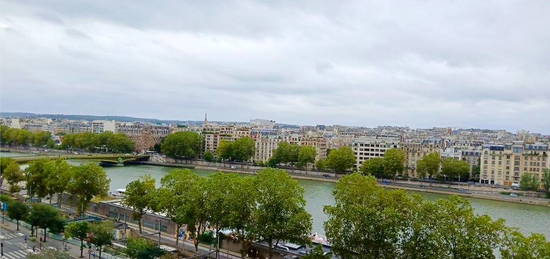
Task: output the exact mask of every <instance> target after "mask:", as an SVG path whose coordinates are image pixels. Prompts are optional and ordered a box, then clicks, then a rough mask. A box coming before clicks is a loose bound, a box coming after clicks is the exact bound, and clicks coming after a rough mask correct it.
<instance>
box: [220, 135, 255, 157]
mask: <svg viewBox="0 0 550 259" xmlns="http://www.w3.org/2000/svg"><path fill="white" fill-rule="evenodd" d="M255 145H256V144H255V142H254V140H253V139H252V138H250V137H242V138H239V139H237V140H235V141H232V142H231V141H227V140H222V141H221V142H220V145H219V147H218V149H217V152H218V156H219V157H220V158H222V159H225V160H229V161H248V160H249V159H250V158H251V157H252V156H254V149H255Z"/></svg>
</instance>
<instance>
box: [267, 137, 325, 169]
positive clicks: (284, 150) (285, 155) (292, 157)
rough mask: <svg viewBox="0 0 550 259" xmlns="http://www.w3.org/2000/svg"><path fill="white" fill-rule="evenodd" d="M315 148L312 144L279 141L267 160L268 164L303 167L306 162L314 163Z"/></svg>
mask: <svg viewBox="0 0 550 259" xmlns="http://www.w3.org/2000/svg"><path fill="white" fill-rule="evenodd" d="M316 156H317V149H315V147H313V146H301V145H296V144H289V143H288V142H284V141H283V142H280V143H279V144H278V145H277V148H276V149H275V150H273V156H272V157H271V159H270V160H269V162H268V163H269V165H271V166H276V165H278V164H287V165H297V166H298V167H304V166H306V167H307V165H308V164H313V163H315V157H316Z"/></svg>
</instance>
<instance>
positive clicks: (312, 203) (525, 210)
mask: <svg viewBox="0 0 550 259" xmlns="http://www.w3.org/2000/svg"><path fill="white" fill-rule="evenodd" d="M105 170H106V171H107V174H108V175H109V177H110V178H111V188H110V189H111V191H115V190H116V189H119V188H124V187H125V186H126V184H127V183H128V182H130V181H132V180H135V179H137V178H139V177H140V176H142V175H147V174H149V175H151V176H152V177H153V178H155V180H156V181H157V184H158V183H159V182H160V179H161V178H162V177H163V176H164V175H165V174H166V173H167V172H168V171H170V170H173V168H170V167H162V166H149V165H139V166H124V167H108V168H105ZM195 172H196V173H197V174H199V175H201V176H207V175H210V174H212V173H214V172H212V171H201V170H195ZM298 182H299V183H300V185H302V187H303V188H304V198H305V200H306V202H307V205H306V209H307V210H308V212H309V213H311V215H312V216H313V232H317V233H320V234H323V233H324V230H323V222H325V220H326V219H327V216H326V215H325V214H324V213H323V207H324V206H325V205H331V204H333V203H334V198H333V197H332V191H333V190H334V186H335V183H331V182H320V181H312V180H298ZM415 193H418V194H420V195H422V196H423V197H425V198H426V199H430V200H435V199H443V198H446V197H448V195H444V194H433V193H425V192H415ZM468 200H469V201H470V202H471V203H472V206H473V208H474V210H475V212H476V213H477V214H487V215H489V216H491V217H492V218H495V219H496V218H503V219H505V220H506V224H507V225H508V226H512V227H517V228H519V229H520V230H521V231H522V232H524V233H531V232H539V233H542V234H544V235H546V237H547V238H548V239H550V208H548V207H543V206H535V205H528V204H518V203H509V202H501V201H492V200H484V199H475V198H468Z"/></svg>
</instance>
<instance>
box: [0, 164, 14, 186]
mask: <svg viewBox="0 0 550 259" xmlns="http://www.w3.org/2000/svg"><path fill="white" fill-rule="evenodd" d="M12 163H16V162H15V160H13V159H12V158H9V157H0V187H2V184H3V183H4V178H5V175H4V172H5V171H6V169H7V168H8V166H9V165H11V164H12Z"/></svg>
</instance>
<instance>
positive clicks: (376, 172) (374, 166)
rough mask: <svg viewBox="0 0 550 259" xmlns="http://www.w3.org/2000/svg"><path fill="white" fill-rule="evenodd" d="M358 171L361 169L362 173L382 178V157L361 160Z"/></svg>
mask: <svg viewBox="0 0 550 259" xmlns="http://www.w3.org/2000/svg"><path fill="white" fill-rule="evenodd" d="M359 171H361V173H362V174H363V175H372V176H374V177H376V178H384V158H382V157H375V158H371V159H369V160H367V161H365V162H363V164H362V165H361V168H360V169H359Z"/></svg>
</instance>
